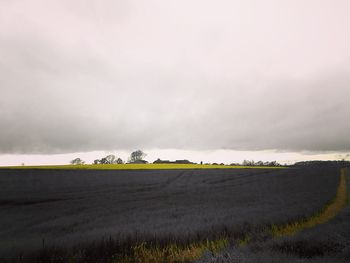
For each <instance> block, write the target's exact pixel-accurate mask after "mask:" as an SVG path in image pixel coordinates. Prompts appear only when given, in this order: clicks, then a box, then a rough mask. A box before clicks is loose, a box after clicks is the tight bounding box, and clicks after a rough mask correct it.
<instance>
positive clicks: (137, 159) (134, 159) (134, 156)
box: [71, 150, 344, 166]
mask: <svg viewBox="0 0 350 263" xmlns="http://www.w3.org/2000/svg"><path fill="white" fill-rule="evenodd" d="M146 156H147V154H146V153H144V152H143V151H142V150H136V151H133V152H132V153H131V154H130V156H129V158H128V162H127V163H134V164H137V163H139V164H145V163H148V162H147V161H146V160H144V158H145V157H146ZM314 162H316V161H313V162H299V163H296V164H295V165H299V166H301V165H309V163H314ZM343 162H344V161H343ZM84 163H85V162H84V161H83V160H81V159H80V158H75V159H74V160H72V161H71V164H74V165H79V164H80V165H81V164H84ZM123 163H125V162H124V161H123V160H122V159H121V158H119V157H117V156H115V155H114V154H109V155H107V156H106V157H103V158H101V159H96V160H94V162H93V164H123ZM153 163H154V164H197V163H195V162H191V161H189V160H186V159H182V160H175V161H170V160H161V159H159V158H158V159H157V160H155V161H154V162H153ZM200 164H203V162H202V161H201V162H200ZM205 164H206V165H210V163H205ZM211 165H225V164H224V163H212V164H211ZM230 165H243V166H282V165H281V164H279V163H278V162H276V161H272V162H263V161H254V160H244V161H243V163H242V164H239V163H231V164H230Z"/></svg>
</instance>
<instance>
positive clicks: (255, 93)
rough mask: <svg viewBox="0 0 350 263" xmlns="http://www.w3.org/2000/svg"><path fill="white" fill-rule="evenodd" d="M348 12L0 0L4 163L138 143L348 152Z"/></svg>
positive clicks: (285, 3) (227, 150) (301, 6)
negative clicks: (18, 157)
mask: <svg viewBox="0 0 350 263" xmlns="http://www.w3.org/2000/svg"><path fill="white" fill-rule="evenodd" d="M349 12H350V1H348V0H337V1H334V0H307V1H305V0H265V1H260V0H244V1H241V0H240V1H238V0H217V1H206V0H177V1H166V0H147V1H146V0H144V1H141V0H139V1H133V0H128V1H122V0H120V1H115V0H113V1H112V0H110V1H108V0H90V1H85V0H84V1H83V0H80V1H77V0H75V1H71V0H59V1H51V0H42V1H40V0H0V91H1V94H0V125H1V129H0V164H1V162H2V163H3V164H7V163H11V161H9V160H10V159H11V158H13V159H15V158H17V157H16V156H32V157H33V156H37V157H38V156H39V155H37V154H40V156H41V157H40V158H42V160H43V162H44V159H45V158H51V159H50V160H52V161H53V162H54V160H55V159H52V158H53V157H52V156H58V155H57V154H68V153H72V154H73V155H74V154H75V153H78V152H79V153H81V154H84V153H85V154H87V153H90V154H91V153H92V152H94V151H100V152H101V151H102V152H115V151H119V152H121V153H122V152H128V151H131V150H134V149H138V148H141V149H145V150H146V151H147V150H148V151H149V152H151V153H155V152H156V151H157V150H158V151H159V152H162V153H168V156H171V157H172V156H173V157H175V158H176V157H177V156H180V155H181V154H182V155H183V154H184V151H186V152H187V153H188V155H186V157H189V158H191V156H192V157H193V158H194V159H196V158H197V157H198V154H199V155H200V157H198V159H201V158H204V159H205V158H207V159H209V157H210V156H212V154H213V153H215V152H216V153H217V152H220V153H222V154H221V155H220V156H222V158H223V159H225V160H226V159H227V160H228V159H229V158H231V159H234V156H236V155H232V154H233V153H235V154H236V153H238V152H242V153H243V152H250V153H252V155H251V156H255V155H254V154H253V153H254V152H256V153H262V157H264V155H263V154H264V153H266V152H274V154H276V153H277V154H278V153H282V152H284V153H293V154H297V155H298V154H299V155H300V156H301V155H302V154H305V153H307V155H306V156H309V157H310V156H311V155H312V154H314V156H313V157H315V156H319V154H324V156H327V158H328V157H329V156H332V158H334V157H335V156H347V154H348V153H349V152H350V132H349V131H350V121H349V120H350V118H349V116H350V100H349V95H350V49H349V46H350V26H349V25H350V16H349ZM172 153H173V154H172ZM175 153H178V155H176V154H175ZM33 154H34V155H33ZM191 154H192V155H191ZM230 154H231V155H230ZM154 155H155V156H156V154H154ZM45 156H46V157H45ZM50 156H51V157H50ZM67 156H68V155H67ZM69 156H70V155H69ZM152 156H153V155H152ZM196 156H197V157H196ZM202 156H206V157H202ZM230 156H232V157H230ZM238 156H239V155H237V156H236V157H235V158H236V159H239V157H238ZM242 156H243V155H242ZM242 156H241V157H242ZM266 156H267V155H266ZM37 157H35V158H37ZM97 157H100V156H97ZM294 157H295V156H294ZM294 157H290V158H289V157H288V158H289V159H293V158H294ZM313 157H312V156H311V157H310V158H313ZM9 158H10V159H9ZM33 158H34V157H33ZM55 158H56V157H55ZM268 158H270V157H268ZM283 158H284V157H283ZM286 158H287V157H286ZM288 158H287V159H288ZM295 158H297V157H295ZM303 158H304V157H303ZM303 158H300V159H303ZM214 159H215V158H214ZM276 159H277V158H276ZM289 159H288V160H289ZM11 160H12V159H11ZM56 160H57V161H59V158H58V157H57V159H56ZM293 160H294V159H293ZM208 161H209V160H208ZM232 161H234V160H232ZM29 162H30V161H29Z"/></svg>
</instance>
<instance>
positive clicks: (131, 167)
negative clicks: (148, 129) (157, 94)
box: [0, 163, 285, 170]
mask: <svg viewBox="0 0 350 263" xmlns="http://www.w3.org/2000/svg"><path fill="white" fill-rule="evenodd" d="M245 168H248V169H249V168H250V169H281V168H285V167H282V166H240V165H212V164H173V163H171V164H153V163H152V164H151V163H150V164H84V165H39V166H6V167H5V166H2V167H0V169H48V170H56V169H62V170H173V169H245Z"/></svg>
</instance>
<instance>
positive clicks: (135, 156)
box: [129, 150, 147, 163]
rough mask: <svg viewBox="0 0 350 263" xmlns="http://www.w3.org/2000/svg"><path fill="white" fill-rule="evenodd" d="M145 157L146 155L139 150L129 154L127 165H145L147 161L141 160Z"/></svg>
mask: <svg viewBox="0 0 350 263" xmlns="http://www.w3.org/2000/svg"><path fill="white" fill-rule="evenodd" d="M146 155H147V154H145V153H144V152H143V151H141V150H137V151H134V152H132V153H131V154H130V157H129V163H147V161H145V160H144V159H143V158H145V157H146Z"/></svg>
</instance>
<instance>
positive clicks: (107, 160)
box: [94, 154, 124, 164]
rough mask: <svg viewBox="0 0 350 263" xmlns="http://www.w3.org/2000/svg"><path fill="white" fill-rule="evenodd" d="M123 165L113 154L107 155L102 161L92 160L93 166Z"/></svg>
mask: <svg viewBox="0 0 350 263" xmlns="http://www.w3.org/2000/svg"><path fill="white" fill-rule="evenodd" d="M122 163H124V162H123V160H122V159H121V158H117V157H116V156H115V155H114V154H109V155H107V156H106V157H103V158H102V159H100V160H99V159H96V160H94V164H122Z"/></svg>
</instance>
